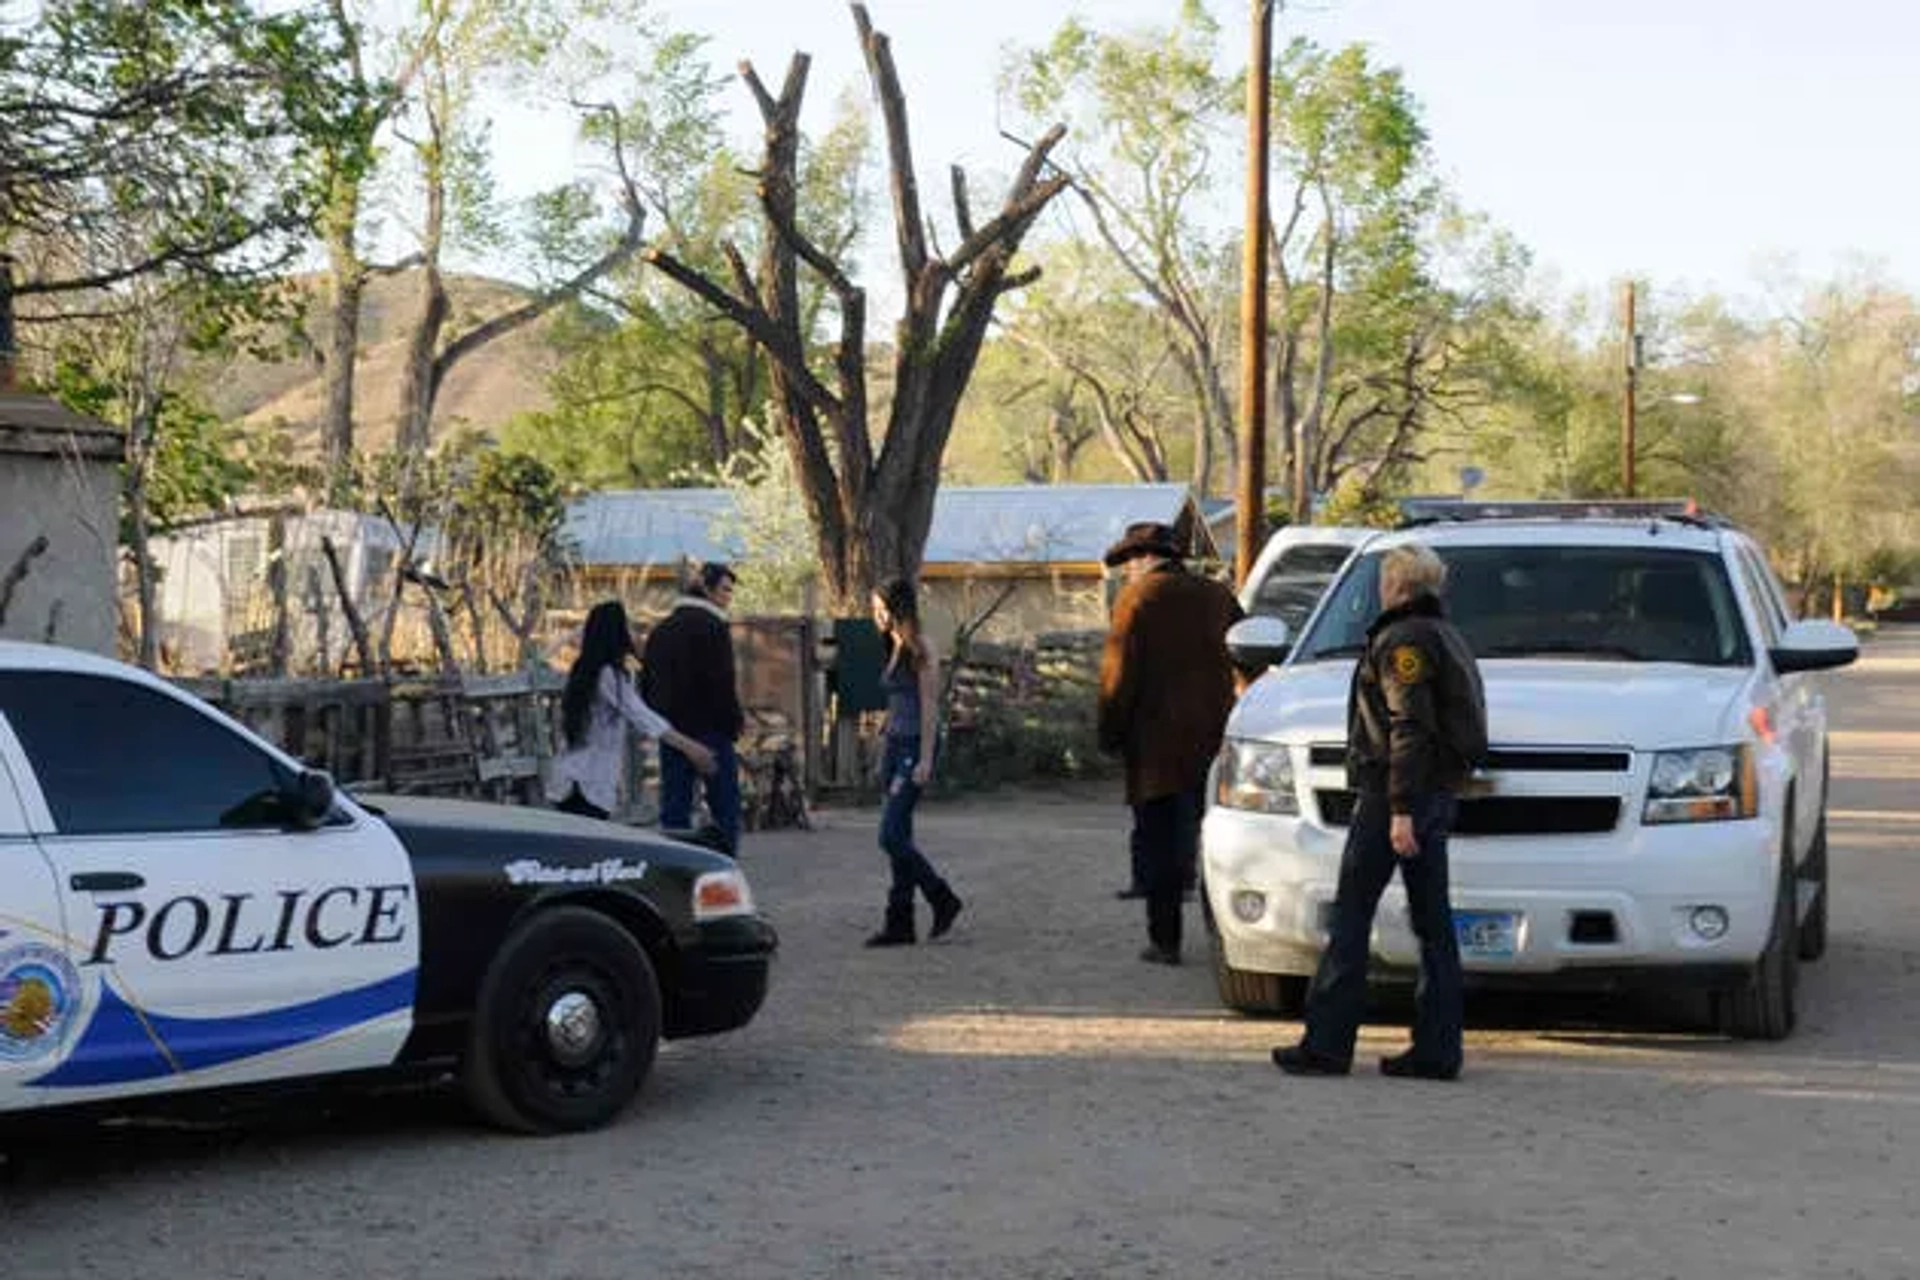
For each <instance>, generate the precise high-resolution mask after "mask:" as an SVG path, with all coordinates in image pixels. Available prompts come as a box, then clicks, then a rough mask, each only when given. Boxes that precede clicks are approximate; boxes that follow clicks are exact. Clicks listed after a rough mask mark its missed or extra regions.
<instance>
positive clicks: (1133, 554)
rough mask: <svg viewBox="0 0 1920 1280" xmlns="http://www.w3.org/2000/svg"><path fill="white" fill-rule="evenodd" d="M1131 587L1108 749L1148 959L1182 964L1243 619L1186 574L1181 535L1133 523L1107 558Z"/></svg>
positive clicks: (1212, 589) (1110, 698) (1109, 671)
mask: <svg viewBox="0 0 1920 1280" xmlns="http://www.w3.org/2000/svg"><path fill="white" fill-rule="evenodd" d="M1106 563H1107V566H1108V567H1109V568H1118V569H1119V570H1120V571H1121V573H1122V574H1123V575H1124V576H1125V577H1126V579H1127V584H1126V586H1125V588H1124V589H1123V590H1122V591H1121V593H1120V597H1119V599H1118V600H1116V601H1115V602H1114V607H1113V624H1112V627H1111V629H1110V630H1109V632H1108V634H1107V645H1106V653H1105V655H1104V657H1103V659H1102V661H1101V665H1100V715H1099V731H1100V747H1101V749H1102V750H1103V751H1107V752H1109V753H1111V754H1114V755H1118V756H1120V757H1121V758H1122V759H1124V760H1125V762H1126V774H1127V803H1128V804H1130V805H1132V806H1133V815H1134V826H1135V831H1136V837H1135V838H1136V840H1137V847H1138V849H1139V857H1140V867H1141V871H1142V872H1143V873H1144V876H1145V879H1146V884H1145V886H1144V887H1145V889H1146V891H1147V893H1146V898H1147V940H1148V946H1147V949H1146V950H1145V951H1143V952H1141V953H1140V958H1141V959H1142V960H1146V961H1148V962H1150V963H1153V964H1179V963H1180V939H1181V918H1180V912H1181V900H1182V897H1183V895H1184V893H1185V890H1186V887H1187V882H1188V881H1189V880H1190V879H1191V878H1192V876H1193V874H1194V868H1195V864H1196V862H1197V860H1198V857H1199V850H1200V817H1201V812H1202V810H1203V808H1204V807H1205V794H1204V793H1205V790H1206V781H1207V769H1208V767H1209V766H1210V765H1211V764H1212V763H1213V758H1214V756H1215V754H1216V753H1217V752H1218V751H1219V749H1220V736H1221V734H1222V733H1223V732H1224V731H1225V730H1226V725H1227V714H1228V712H1230V711H1231V710H1232V709H1233V697H1234V683H1233V663H1232V659H1231V658H1230V657H1229V656H1228V653H1227V629H1228V628H1229V627H1231V626H1232V625H1233V624H1234V623H1236V622H1238V621H1239V620H1240V619H1241V617H1243V616H1244V615H1243V614H1242V613H1241V610H1240V604H1239V601H1237V600H1235V599H1234V596H1233V593H1232V592H1231V591H1228V590H1227V589H1226V587H1224V586H1222V585H1221V584H1220V583H1218V582H1215V581H1213V580H1212V579H1210V578H1205V577H1202V576H1200V575H1199V574H1196V573H1191V572H1189V571H1188V570H1187V567H1186V564H1185V555H1184V553H1183V551H1182V549H1181V547H1180V544H1179V541H1178V539H1177V537H1176V536H1175V534H1174V531H1173V530H1172V529H1171V528H1169V527H1168V526H1166V525H1164V524H1158V523H1153V522H1144V523H1140V524H1134V525H1130V526H1128V528H1127V531H1126V534H1125V535H1124V536H1123V537H1122V538H1121V539H1120V541H1118V542H1116V543H1115V544H1114V545H1113V547H1112V548H1111V549H1109V550H1108V552H1107V554H1106Z"/></svg>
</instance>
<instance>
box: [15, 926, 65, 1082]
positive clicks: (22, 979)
mask: <svg viewBox="0 0 1920 1280" xmlns="http://www.w3.org/2000/svg"><path fill="white" fill-rule="evenodd" d="M79 1004H80V975H79V973H78V972H77V971H76V970H75V969H74V967H73V964H72V962H71V961H69V960H68V959H67V958H66V956H64V955H62V954H61V953H60V952H58V951H55V950H54V949H53V948H52V947H43V946H41V945H39V944H38V943H31V942H30V943H27V944H25V945H23V946H17V947H11V948H9V949H7V950H5V951H0V1062H33V1061H35V1060H36V1059H39V1058H44V1057H46V1056H47V1055H48V1054H50V1053H52V1052H53V1051H54V1050H55V1049H57V1048H59V1047H60V1044H61V1042H62V1041H63V1040H64V1039H65V1038H66V1033H67V1028H68V1027H69V1026H71V1025H72V1023H73V1014H74V1010H75V1009H77V1008H78V1007H79Z"/></svg>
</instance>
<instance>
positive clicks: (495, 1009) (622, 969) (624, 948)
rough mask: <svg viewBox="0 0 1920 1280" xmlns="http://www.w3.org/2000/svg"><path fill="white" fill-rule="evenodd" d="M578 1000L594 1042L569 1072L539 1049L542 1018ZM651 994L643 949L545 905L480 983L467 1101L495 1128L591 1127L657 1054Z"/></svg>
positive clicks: (589, 915) (610, 928)
mask: <svg viewBox="0 0 1920 1280" xmlns="http://www.w3.org/2000/svg"><path fill="white" fill-rule="evenodd" d="M576 991H577V992H581V993H584V994H587V995H588V996H589V998H591V999H592V1000H593V1001H594V1003H595V1005H596V1007H598V1008H599V1009H600V1011H601V1024H600V1025H601V1028H602V1033H603V1035H604V1044H602V1045H601V1046H600V1048H599V1050H598V1052H597V1053H596V1054H595V1055H594V1056H593V1057H592V1059H591V1060H590V1061H589V1062H587V1063H585V1064H582V1065H580V1066H578V1067H573V1066H569V1065H568V1064H565V1063H561V1062H558V1061H557V1060H556V1059H555V1057H554V1055H553V1054H552V1053H551V1052H550V1051H549V1050H548V1041H547V1032H546V1010H547V1009H548V1008H549V1007H550V1005H551V1002H552V1001H553V1000H554V999H555V998H556V997H558V996H559V995H562V994H564V993H568V992H576ZM660 1021H661V1014H660V988H659V984H658V982H657V981H656V980H655V977H654V971H653V965H652V964H651V963H650V962H649V961H648V959H647V953H646V951H645V950H644V949H643V948H642V947H641V945H640V944H639V943H638V942H637V941H636V940H635V939H634V937H633V935H632V934H630V933H628V932H627V931H626V930H625V929H623V928H622V927H621V926H620V925H619V924H618V923H616V922H615V921H613V920H612V919H610V918H608V917H607V916H605V915H602V914H601V913H599V912H598V911H593V910H590V909H588V908H584V907H554V908H551V909H548V910H545V911H542V912H540V913H539V914H538V915H535V916H534V917H533V918H532V919H530V920H528V921H527V922H526V923H525V924H523V925H521V926H520V927H519V928H518V929H516V930H515V931H514V933H513V934H512V936H511V937H509V938H508V939H507V941H506V943H505V944H504V945H503V946H502V947H501V949H500V953H499V955H497V956H496V957H495V958H494V962H493V964H492V966H491V967H490V968H489V969H488V971H487V976H486V979H485V981H484V982H483V983H482V984H481V988H480V998H479V1001H478V1004H477V1005H476V1008H475V1012H474V1020H473V1029H472V1032H471V1036H470V1039H469V1042H468V1050H467V1057H466V1062H465V1063H464V1071H463V1077H464V1079H463V1083H464V1084H465V1087H466V1093H467V1098H468V1100H469V1101H470V1102H471V1103H472V1104H473V1106H474V1108H475V1110H477V1111H479V1112H480V1114H481V1115H482V1116H484V1117H485V1118H486V1119H488V1120H490V1121H492V1122H493V1123H494V1124H497V1125H499V1126H500V1127H501V1128H504V1129H510V1130H515V1131H517V1132H521V1133H564V1132H576V1131H579V1130H583V1129H593V1128H598V1127H599V1126H601V1125H604V1124H606V1123H608V1122H609V1121H611V1120H613V1119H614V1118H615V1117H616V1116H618V1115H619V1114H620V1113H621V1112H622V1111H623V1110H625V1109H626V1107H627V1105H628V1104H629V1103H631V1102H632V1101H633V1098H634V1095H635V1094H637V1093H638V1092H639V1090H640V1086H641V1084H642V1083H644V1082H645V1080H646V1077H647V1073H648V1072H649V1071H650V1070H651V1069H652V1067H653V1059H654V1055H655V1054H656V1053H657V1052H658V1050H659V1047H660Z"/></svg>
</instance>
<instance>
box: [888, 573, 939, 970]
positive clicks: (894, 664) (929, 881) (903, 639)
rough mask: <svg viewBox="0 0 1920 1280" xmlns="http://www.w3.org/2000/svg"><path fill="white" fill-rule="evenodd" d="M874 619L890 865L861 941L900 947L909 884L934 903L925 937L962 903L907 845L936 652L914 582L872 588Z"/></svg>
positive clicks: (934, 710)
mask: <svg viewBox="0 0 1920 1280" xmlns="http://www.w3.org/2000/svg"><path fill="white" fill-rule="evenodd" d="M873 621H874V625H875V626H877V627H879V628H880V631H881V634H882V635H884V636H885V637H886V639H887V650H888V652H887V665H886V668H885V670H884V671H883V672H882V674H881V677H880V680H881V685H882V687H884V688H885V689H886V692H887V727H886V764H885V771H884V774H883V776H884V778H885V781H886V801H885V806H886V807H885V808H884V809H883V810H882V811H881V815H880V847H881V848H882V849H884V850H885V851H886V854H887V857H888V859H889V860H890V861H891V862H892V863H893V886H892V888H891V889H890V890H889V891H888V893H887V916H886V924H885V926H884V927H883V928H882V929H881V930H880V932H878V933H876V934H874V935H873V936H872V937H871V938H868V939H867V945H868V946H870V947H899V946H907V945H909V944H911V943H912V942H913V941H914V921H913V895H914V891H915V890H916V889H917V890H919V891H920V892H921V893H923V894H925V895H926V899H927V904H928V905H929V906H931V907H932V908H933V925H932V927H931V928H930V929H929V930H928V931H927V937H929V938H938V937H940V936H941V935H942V934H944V933H946V932H947V930H949V929H951V928H953V921H954V918H955V917H956V916H958V915H959V914H960V907H961V903H960V898H959V896H958V895H957V894H955V893H954V891H953V889H952V887H951V886H949V885H948V884H947V882H946V881H945V880H943V879H941V878H940V873H939V872H937V871H935V870H934V869H933V864H932V863H931V862H928V861H927V858H926V855H925V854H923V853H921V852H920V850H919V849H918V848H917V847H916V846H915V845H914V843H913V808H914V805H916V804H917V803H919V800H920V792H921V791H922V790H923V789H924V788H925V787H926V785H927V783H928V782H929V781H931V780H932V778H933V753H934V743H935V733H936V725H937V716H938V714H939V702H940V655H939V654H938V653H937V652H936V651H935V650H934V647H933V645H932V644H931V643H929V642H928V640H927V638H926V635H925V634H924V633H923V632H922V631H921V629H920V604H919V598H918V596H917V594H916V593H915V591H914V587H913V583H911V582H908V581H906V580H905V579H901V580H897V581H894V582H890V583H888V584H887V585H886V586H885V587H882V588H881V589H880V590H878V591H875V592H874V593H873Z"/></svg>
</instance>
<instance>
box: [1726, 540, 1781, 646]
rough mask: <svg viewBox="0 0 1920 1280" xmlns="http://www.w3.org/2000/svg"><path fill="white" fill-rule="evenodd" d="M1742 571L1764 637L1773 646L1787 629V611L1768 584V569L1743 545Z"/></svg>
mask: <svg viewBox="0 0 1920 1280" xmlns="http://www.w3.org/2000/svg"><path fill="white" fill-rule="evenodd" d="M1738 556H1739V560H1740V573H1741V576H1742V577H1743V578H1744V579H1745V581H1746V584H1747V594H1748V595H1750V596H1752V597H1753V608H1754V612H1755V614H1757V615H1758V617H1759V619H1760V630H1761V632H1762V638H1763V639H1764V640H1765V641H1766V643H1767V644H1768V645H1769V646H1771V645H1773V644H1774V643H1775V642H1776V641H1778V640H1779V639H1780V633H1781V632H1782V631H1784V630H1786V627H1787V616H1786V611H1785V610H1784V609H1783V608H1782V607H1781V603H1780V601H1779V599H1778V598H1776V597H1775V596H1774V594H1773V589H1772V587H1771V586H1769V585H1768V583H1767V579H1766V571H1765V570H1764V569H1763V568H1762V567H1761V565H1760V564H1759V563H1758V562H1757V560H1756V559H1755V557H1754V554H1753V553H1752V552H1751V551H1749V550H1747V549H1746V548H1745V547H1741V548H1740V549H1739V551H1738Z"/></svg>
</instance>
